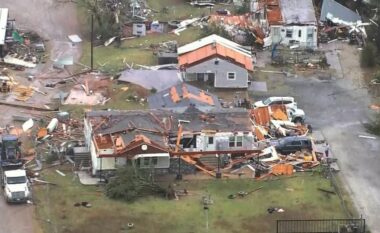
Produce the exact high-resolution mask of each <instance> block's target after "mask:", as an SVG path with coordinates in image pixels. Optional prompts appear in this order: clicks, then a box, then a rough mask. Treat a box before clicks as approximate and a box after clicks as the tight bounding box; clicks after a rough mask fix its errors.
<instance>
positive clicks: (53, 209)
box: [34, 167, 351, 233]
mask: <svg viewBox="0 0 380 233" xmlns="http://www.w3.org/2000/svg"><path fill="white" fill-rule="evenodd" d="M54 169H57V168H54ZM59 169H60V170H61V171H64V172H65V173H66V176H65V177H62V176H60V175H58V174H57V173H56V172H55V171H54V170H53V169H50V170H49V169H48V170H44V171H43V172H42V177H41V179H44V180H48V181H51V182H54V183H56V184H57V185H56V186H35V188H34V194H35V197H36V201H35V202H36V205H37V213H38V216H39V219H40V221H41V223H42V226H43V229H44V230H45V232H57V233H61V232H64V233H69V232H70V233H93V232H97V233H102V232H104V233H108V232H113V233H114V232H120V233H121V232H144V233H150V232H152V233H153V232H165V233H171V232H173V233H182V232H195V233H198V232H215V233H216V232H218V233H219V232H220V233H224V232H225V233H231V232H236V233H238V232H239V233H241V232H261V233H265V232H274V229H275V222H276V220H277V219H294V218H296V219H297V218H298V219H307V218H343V217H346V216H345V213H344V211H343V210H342V208H341V205H340V200H339V198H338V196H336V195H331V194H326V193H323V192H321V191H318V190H317V188H325V189H329V190H331V189H332V188H331V187H330V183H329V181H328V180H326V179H324V178H322V177H321V176H320V175H318V174H316V173H315V174H311V173H307V174H298V175H297V176H295V177H280V178H279V179H277V178H276V179H275V180H272V181H255V180H251V179H239V180H214V179H211V180H197V181H183V182H181V183H177V185H176V186H175V188H176V189H183V188H186V189H187V190H188V192H189V195H188V196H186V197H182V198H180V200H178V201H175V200H166V199H163V198H159V197H148V198H143V199H140V200H139V201H137V202H135V203H131V204H129V203H124V202H120V201H115V200H110V199H108V198H106V197H105V196H104V195H103V189H102V188H101V187H95V186H92V187H89V186H82V185H80V184H79V183H78V180H77V179H74V178H73V175H71V172H70V171H69V169H67V168H66V169H65V168H64V167H61V168H59ZM260 186H263V188H262V189H261V190H259V191H257V192H254V193H252V194H250V195H249V196H246V197H245V198H242V199H233V200H231V199H228V195H230V194H234V193H237V192H239V191H250V190H254V189H256V188H258V187H260ZM208 194H209V195H211V199H212V200H213V202H214V203H213V205H211V206H210V209H209V231H206V220H205V219H206V218H205V216H206V215H205V212H204V210H203V205H202V202H201V200H202V196H204V195H208ZM344 198H345V199H346V202H347V203H350V202H349V201H348V200H349V199H348V197H347V196H345V197H344ZM82 201H87V202H89V203H91V204H92V208H85V207H74V203H76V202H82ZM348 206H349V208H351V205H349V204H348ZM269 207H279V208H283V209H284V210H285V212H284V213H273V214H269V213H268V212H267V208H269ZM47 219H49V220H47ZM129 222H132V223H134V225H135V228H134V229H133V230H130V231H127V230H126V225H127V223H129Z"/></svg>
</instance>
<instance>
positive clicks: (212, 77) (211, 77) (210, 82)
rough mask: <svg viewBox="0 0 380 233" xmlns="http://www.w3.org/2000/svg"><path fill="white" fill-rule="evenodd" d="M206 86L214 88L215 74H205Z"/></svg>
mask: <svg viewBox="0 0 380 233" xmlns="http://www.w3.org/2000/svg"><path fill="white" fill-rule="evenodd" d="M207 78H208V79H207V84H208V85H210V86H214V83H215V73H208V74H207Z"/></svg>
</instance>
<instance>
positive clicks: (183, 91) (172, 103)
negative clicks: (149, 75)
mask: <svg viewBox="0 0 380 233" xmlns="http://www.w3.org/2000/svg"><path fill="white" fill-rule="evenodd" d="M148 103H149V108H150V109H161V108H164V109H170V110H173V111H176V112H184V111H185V110H186V109H187V108H188V107H190V106H194V107H196V108H197V109H199V110H201V111H208V110H211V109H213V108H221V104H220V102H219V100H218V97H217V96H216V95H213V94H211V93H206V92H205V91H203V90H201V89H199V88H196V87H194V86H191V85H188V84H185V83H182V84H177V85H175V86H172V87H170V88H168V89H166V90H163V91H160V92H158V93H156V94H154V95H151V96H149V97H148Z"/></svg>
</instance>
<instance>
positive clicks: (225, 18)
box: [209, 14, 254, 28]
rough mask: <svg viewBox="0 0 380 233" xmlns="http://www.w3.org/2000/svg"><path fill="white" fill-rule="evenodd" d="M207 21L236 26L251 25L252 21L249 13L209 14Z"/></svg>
mask: <svg viewBox="0 0 380 233" xmlns="http://www.w3.org/2000/svg"><path fill="white" fill-rule="evenodd" d="M209 22H212V23H216V24H226V25H233V26H238V27H241V28H250V27H253V26H254V24H253V21H252V19H251V18H250V15H249V14H245V15H211V16H210V19H209Z"/></svg>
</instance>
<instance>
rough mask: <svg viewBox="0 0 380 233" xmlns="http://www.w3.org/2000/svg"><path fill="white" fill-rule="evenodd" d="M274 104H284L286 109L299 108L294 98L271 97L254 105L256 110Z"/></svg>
mask: <svg viewBox="0 0 380 233" xmlns="http://www.w3.org/2000/svg"><path fill="white" fill-rule="evenodd" d="M274 104H284V105H285V106H286V107H292V108H297V102H295V101H294V98H293V97H289V96H287V97H277V96H274V97H269V98H267V99H265V100H262V101H257V102H255V103H254V104H253V107H254V108H258V107H265V106H271V105H274Z"/></svg>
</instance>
